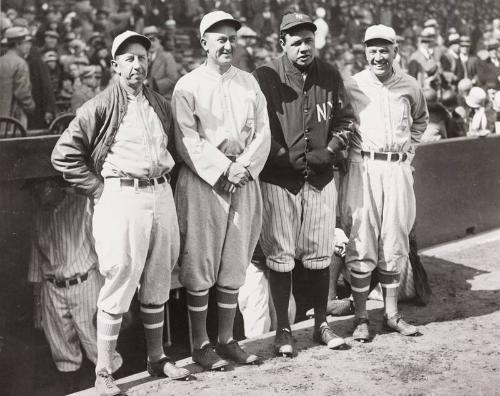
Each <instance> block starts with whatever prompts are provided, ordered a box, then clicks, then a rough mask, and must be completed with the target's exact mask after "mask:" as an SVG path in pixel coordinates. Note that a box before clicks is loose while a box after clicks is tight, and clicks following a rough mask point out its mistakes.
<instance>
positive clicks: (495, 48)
mask: <svg viewBox="0 0 500 396" xmlns="http://www.w3.org/2000/svg"><path fill="white" fill-rule="evenodd" d="M485 46H486V50H487V51H488V58H487V59H486V60H480V61H479V62H478V64H477V82H478V85H479V86H480V87H482V88H483V89H487V87H488V86H496V87H497V88H500V56H499V54H500V42H499V41H498V40H496V39H490V40H488V41H486V42H485Z"/></svg>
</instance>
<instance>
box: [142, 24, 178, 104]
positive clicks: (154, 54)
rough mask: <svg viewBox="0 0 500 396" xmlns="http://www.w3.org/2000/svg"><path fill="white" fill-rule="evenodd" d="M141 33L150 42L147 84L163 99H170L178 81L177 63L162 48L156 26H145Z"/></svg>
mask: <svg viewBox="0 0 500 396" xmlns="http://www.w3.org/2000/svg"><path fill="white" fill-rule="evenodd" d="M143 33H144V35H145V36H146V37H147V38H148V39H149V40H150V41H151V48H150V49H149V59H150V61H149V72H148V80H147V84H148V85H149V86H151V87H152V88H153V89H154V90H155V91H157V92H159V93H160V94H161V95H163V96H164V97H165V98H167V99H171V98H172V91H173V90H174V86H175V83H176V82H177V80H178V79H179V72H178V71H177V63H176V62H175V59H174V57H173V55H172V54H171V53H170V52H168V51H165V49H164V48H163V45H162V43H161V41H160V32H159V30H158V28H157V27H156V26H146V27H145V28H144V32H143Z"/></svg>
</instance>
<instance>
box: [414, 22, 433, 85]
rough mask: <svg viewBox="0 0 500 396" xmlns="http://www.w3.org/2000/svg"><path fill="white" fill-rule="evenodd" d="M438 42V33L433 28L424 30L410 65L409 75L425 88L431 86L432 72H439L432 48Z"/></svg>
mask: <svg viewBox="0 0 500 396" xmlns="http://www.w3.org/2000/svg"><path fill="white" fill-rule="evenodd" d="M435 40H436V31H435V30H434V29H433V28H426V29H423V30H422V32H421V33H420V37H419V40H418V48H417V50H416V51H415V52H414V53H413V54H412V55H411V57H410V62H409V64H408V74H409V75H410V76H412V77H414V78H416V79H417V81H418V82H419V84H420V86H421V87H422V88H423V87H425V86H429V78H430V77H432V75H431V72H432V71H434V73H436V72H437V70H436V69H435V68H437V63H436V61H435V59H434V57H433V51H432V48H433V46H434V43H435Z"/></svg>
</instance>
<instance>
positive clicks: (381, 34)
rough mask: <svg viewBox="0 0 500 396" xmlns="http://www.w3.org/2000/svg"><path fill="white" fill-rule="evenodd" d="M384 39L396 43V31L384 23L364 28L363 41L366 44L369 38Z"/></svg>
mask: <svg viewBox="0 0 500 396" xmlns="http://www.w3.org/2000/svg"><path fill="white" fill-rule="evenodd" d="M375 39H379V40H385V41H389V42H390V43H392V44H395V43H396V32H395V31H394V29H393V28H391V27H389V26H385V25H373V26H370V27H369V28H368V29H366V32H365V39H364V40H363V42H364V43H365V44H366V42H367V41H370V40H375Z"/></svg>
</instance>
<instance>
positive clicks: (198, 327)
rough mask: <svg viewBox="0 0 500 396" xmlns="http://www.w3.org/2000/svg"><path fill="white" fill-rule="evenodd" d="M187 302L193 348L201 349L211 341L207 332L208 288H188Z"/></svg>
mask: <svg viewBox="0 0 500 396" xmlns="http://www.w3.org/2000/svg"><path fill="white" fill-rule="evenodd" d="M187 304H188V313H189V320H190V321H191V332H192V334H193V348H195V349H199V348H201V347H202V346H203V345H204V344H207V343H208V342H209V339H208V334H207V311H208V290H201V291H191V290H188V291H187Z"/></svg>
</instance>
